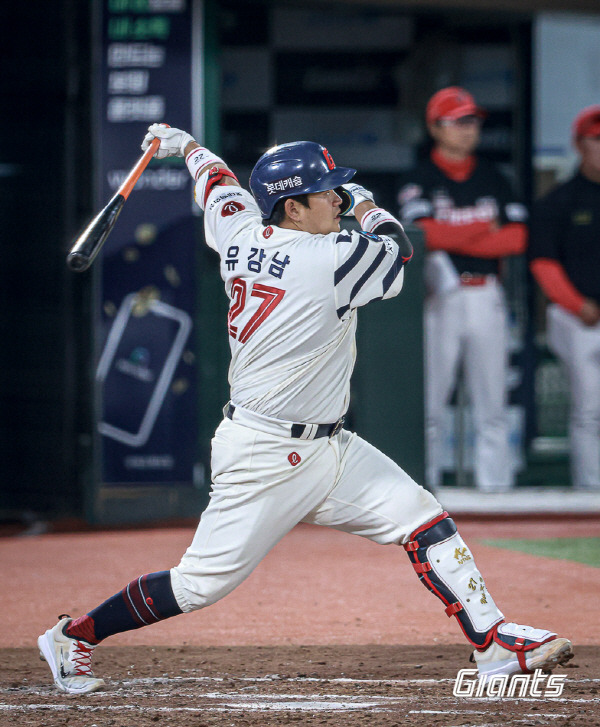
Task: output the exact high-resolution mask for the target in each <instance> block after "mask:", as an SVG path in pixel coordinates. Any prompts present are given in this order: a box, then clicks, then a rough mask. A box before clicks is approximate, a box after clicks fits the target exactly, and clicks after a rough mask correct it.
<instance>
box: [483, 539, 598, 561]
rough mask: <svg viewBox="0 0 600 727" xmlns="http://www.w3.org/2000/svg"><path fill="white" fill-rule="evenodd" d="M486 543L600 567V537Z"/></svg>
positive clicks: (492, 541)
mask: <svg viewBox="0 0 600 727" xmlns="http://www.w3.org/2000/svg"><path fill="white" fill-rule="evenodd" d="M480 542H481V543H483V544H484V545H491V546H492V547H494V548H502V549H504V550H517V551H519V552H521V553H528V554H529V555H541V556H544V557H545V558H555V559H557V560H573V561H576V562H577V563H584V564H585V565H591V566H593V567H594V568H600V538H543V539H532V540H518V539H513V538H503V539H485V540H481V541H480Z"/></svg>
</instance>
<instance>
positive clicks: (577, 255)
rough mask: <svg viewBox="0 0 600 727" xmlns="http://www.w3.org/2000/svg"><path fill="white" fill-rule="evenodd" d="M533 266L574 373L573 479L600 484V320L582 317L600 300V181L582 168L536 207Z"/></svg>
mask: <svg viewBox="0 0 600 727" xmlns="http://www.w3.org/2000/svg"><path fill="white" fill-rule="evenodd" d="M529 258H530V268H531V272H532V273H533V275H534V276H535V278H536V279H537V281H538V283H539V285H540V287H541V288H542V290H543V291H544V293H545V294H546V295H547V296H548V298H549V299H550V300H551V301H552V303H551V304H550V305H549V306H548V309H547V341H548V346H549V348H550V349H551V350H552V352H553V353H554V354H555V355H556V356H557V357H558V358H559V359H560V360H561V361H562V362H563V364H564V365H565V370H566V373H567V376H568V378H569V393H570V415H569V435H570V459H571V478H572V482H573V485H575V487H577V488H580V489H593V490H595V491H600V323H596V324H595V325H585V324H584V323H583V321H582V320H581V319H580V317H579V314H580V313H581V311H582V306H583V305H584V303H585V301H586V298H587V299H592V300H593V301H595V302H596V303H597V304H598V305H600V184H597V183H595V182H592V181H591V180H589V179H587V178H586V177H584V176H583V175H582V174H581V173H580V172H579V173H577V174H576V175H575V176H574V177H573V178H572V179H570V180H569V181H567V182H565V183H564V184H561V185H560V186H558V187H556V188H555V189H554V190H552V191H551V192H550V193H549V194H547V195H546V196H545V197H543V198H542V199H540V200H538V201H537V202H536V204H535V206H534V209H533V225H532V240H531V248H530V251H529Z"/></svg>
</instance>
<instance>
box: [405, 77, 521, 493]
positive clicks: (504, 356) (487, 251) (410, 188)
mask: <svg viewBox="0 0 600 727" xmlns="http://www.w3.org/2000/svg"><path fill="white" fill-rule="evenodd" d="M484 117H485V112H484V110H483V109H481V108H480V107H479V106H478V105H477V104H476V102H475V99H474V98H473V96H472V95H471V94H470V93H468V92H467V91H465V90H464V89H462V88H458V87H455V86H452V87H449V88H444V89H442V90H441V91H438V92H437V93H436V94H434V95H433V96H432V97H431V99H430V100H429V103H428V104H427V110H426V122H427V129H428V131H429V133H430V135H431V137H432V139H433V143H434V146H433V149H432V151H431V154H430V156H429V158H427V159H425V160H423V161H422V162H421V163H420V164H418V165H417V166H416V168H415V169H413V170H412V171H411V172H409V173H408V174H407V175H406V177H405V178H404V183H403V185H402V186H401V189H400V193H399V202H400V214H401V218H402V221H403V222H405V223H416V224H417V225H418V226H419V227H421V228H422V229H423V231H424V233H425V246H426V250H427V257H426V261H425V277H426V280H425V282H426V287H427V293H428V295H427V299H426V301H425V321H424V325H425V347H426V350H425V391H426V444H427V484H428V485H429V486H430V487H432V488H436V487H438V486H439V485H440V484H441V458H442V442H441V433H442V431H443V420H444V411H445V407H446V405H447V404H448V403H449V401H450V399H451V396H452V392H453V390H454V387H455V384H456V380H457V374H458V371H459V367H460V365H461V364H462V367H463V376H464V381H465V386H466V390H467V392H468V396H469V401H470V404H471V409H472V414H473V424H474V430H475V445H474V463H473V469H474V481H475V485H476V487H477V488H479V490H481V491H483V492H499V491H505V490H509V489H510V488H511V487H512V485H513V483H514V472H513V467H512V466H511V464H510V456H509V446H508V426H507V425H508V422H507V407H506V399H507V385H506V383H507V382H506V379H507V365H508V348H507V307H506V303H505V299H504V291H503V288H502V286H501V283H500V280H499V276H500V273H501V263H502V259H503V258H505V257H506V256H508V255H519V254H521V253H522V252H523V251H524V250H525V247H526V242H527V228H526V226H525V224H524V223H525V220H526V217H527V213H526V210H525V208H524V207H523V205H522V204H520V203H519V202H517V200H516V199H515V195H514V194H513V192H512V190H511V188H510V185H509V184H508V182H507V180H506V179H505V178H504V177H503V176H502V175H501V174H500V172H499V171H497V170H496V169H495V168H494V167H493V166H492V165H491V164H490V163H488V162H486V161H485V160H483V159H481V158H479V157H477V156H475V149H476V147H477V145H478V143H479V140H480V129H481V124H482V121H483V118H484Z"/></svg>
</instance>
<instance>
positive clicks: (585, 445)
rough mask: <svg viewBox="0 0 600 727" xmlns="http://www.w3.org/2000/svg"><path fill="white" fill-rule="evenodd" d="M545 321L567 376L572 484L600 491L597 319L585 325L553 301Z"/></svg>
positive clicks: (550, 342) (599, 325)
mask: <svg viewBox="0 0 600 727" xmlns="http://www.w3.org/2000/svg"><path fill="white" fill-rule="evenodd" d="M547 323H548V345H549V347H550V350H551V351H552V352H553V353H554V354H555V355H556V356H558V358H559V359H560V360H561V361H562V363H563V365H564V366H565V368H566V371H567V375H568V377H569V386H570V392H571V393H570V396H571V400H570V418H569V435H570V447H571V476H572V480H573V484H574V485H575V486H576V487H580V488H582V489H588V488H591V489H598V490H599V491H600V323H597V324H596V325H595V326H586V325H585V324H583V323H582V322H581V321H580V320H579V318H577V316H575V315H573V314H572V313H569V311H567V310H565V309H564V308H562V307H561V306H559V305H556V304H554V303H553V304H551V305H549V306H548V313H547Z"/></svg>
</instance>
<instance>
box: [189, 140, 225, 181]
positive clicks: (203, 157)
mask: <svg viewBox="0 0 600 727" xmlns="http://www.w3.org/2000/svg"><path fill="white" fill-rule="evenodd" d="M185 163H186V164H187V168H188V169H189V172H190V174H191V175H192V177H193V178H194V181H195V182H197V181H198V177H199V176H200V172H201V171H202V170H203V169H204V167H206V166H208V165H209V164H210V165H211V166H213V165H214V164H225V162H224V161H223V160H222V159H221V157H218V156H217V155H216V154H213V153H212V151H210V149H205V148H204V147H203V146H199V147H198V148H197V149H193V150H192V151H191V152H190V153H189V154H188V155H187V156H186V158H185Z"/></svg>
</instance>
